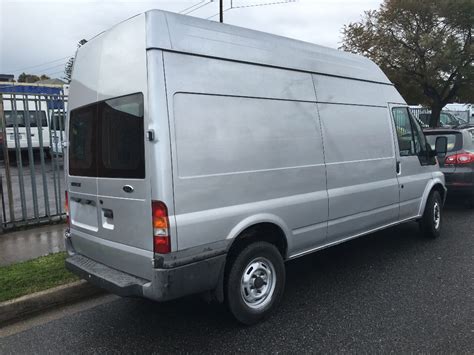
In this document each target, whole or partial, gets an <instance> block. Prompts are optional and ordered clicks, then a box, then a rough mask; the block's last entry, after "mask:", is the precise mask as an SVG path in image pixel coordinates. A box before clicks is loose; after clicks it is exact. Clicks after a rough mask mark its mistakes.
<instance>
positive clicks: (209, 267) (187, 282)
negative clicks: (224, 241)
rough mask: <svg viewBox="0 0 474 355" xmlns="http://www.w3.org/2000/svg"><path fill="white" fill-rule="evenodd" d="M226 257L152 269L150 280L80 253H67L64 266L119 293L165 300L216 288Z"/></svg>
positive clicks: (220, 256)
mask: <svg viewBox="0 0 474 355" xmlns="http://www.w3.org/2000/svg"><path fill="white" fill-rule="evenodd" d="M225 258H226V254H223V255H218V256H214V257H211V258H208V259H204V260H200V261H197V262H193V263H189V264H186V265H182V266H178V267H174V268H169V269H153V278H152V280H151V281H150V280H145V279H142V278H139V277H136V276H133V275H130V274H127V273H125V272H123V271H119V270H116V269H113V268H111V267H109V266H107V265H104V264H101V263H99V262H96V261H94V260H92V259H90V258H87V257H86V256H83V255H80V254H74V255H71V256H69V257H68V258H67V259H66V268H67V269H68V270H69V271H71V272H73V273H74V274H76V275H78V276H80V277H81V278H83V279H85V280H87V281H89V282H90V283H92V284H94V285H96V286H98V287H100V288H103V289H105V290H108V291H110V292H112V293H114V294H116V295H119V296H123V297H144V298H149V299H152V300H155V301H167V300H171V299H175V298H179V297H182V296H186V295H191V294H196V293H200V292H205V291H210V290H214V289H216V288H217V285H218V283H219V280H220V278H221V275H222V273H223V271H224V265H225Z"/></svg>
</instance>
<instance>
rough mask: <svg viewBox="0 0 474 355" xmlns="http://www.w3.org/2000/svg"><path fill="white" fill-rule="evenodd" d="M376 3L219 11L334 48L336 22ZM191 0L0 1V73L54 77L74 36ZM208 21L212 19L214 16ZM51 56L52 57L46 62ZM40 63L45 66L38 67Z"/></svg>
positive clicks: (327, 1)
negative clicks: (22, 73)
mask: <svg viewBox="0 0 474 355" xmlns="http://www.w3.org/2000/svg"><path fill="white" fill-rule="evenodd" d="M272 1H273V2H275V0H272ZM272 1H268V0H263V1H261V0H233V4H234V6H242V5H248V4H262V3H267V2H272ZM380 2H381V1H380V0H333V1H331V0H300V1H298V2H295V3H288V4H281V5H273V6H261V7H248V8H239V9H232V10H229V11H226V12H225V14H224V20H225V22H226V23H230V24H233V25H237V26H242V27H247V28H251V29H255V30H259V31H264V32H270V33H274V34H278V35H282V36H287V37H291V38H296V39H300V40H304V41H309V42H313V43H317V44H321V45H325V46H329V47H333V48H337V47H338V46H339V45H340V41H341V37H340V31H341V28H342V26H343V25H344V24H346V23H349V22H351V21H355V20H357V19H359V18H360V15H361V14H362V12H363V11H365V10H369V9H376V8H377V7H378V6H379V4H380ZM196 3H199V1H198V0H195V1H184V0H183V1H156V0H155V1H151V0H146V1H133V0H129V1H123V0H117V1H99V0H68V1H59V0H49V1H41V0H35V1H33V0H15V1H14V0H3V1H1V2H0V72H1V73H5V74H9V73H13V74H16V75H18V74H19V73H21V72H22V71H23V70H24V71H26V72H30V73H35V74H43V73H46V74H49V75H50V76H53V77H60V76H61V75H62V71H63V69H64V63H65V62H66V59H64V60H58V59H60V58H64V57H67V56H70V55H73V54H74V52H75V49H76V44H77V42H78V41H79V40H81V39H83V38H85V39H90V38H91V37H93V36H95V35H96V34H98V33H100V32H102V31H104V30H107V29H108V28H110V27H112V26H113V25H115V24H116V23H118V22H121V21H123V20H125V19H127V18H129V17H132V16H134V15H136V14H138V13H142V12H144V11H147V10H149V9H154V8H160V9H163V10H167V11H174V12H178V11H180V10H182V9H184V8H187V7H189V6H191V5H193V4H196ZM229 6H230V0H225V8H227V7H229ZM217 10H218V1H214V2H213V3H210V4H209V5H206V6H203V7H202V8H200V9H198V10H197V11H195V12H193V13H192V14H190V15H193V16H197V17H202V18H205V17H208V16H211V15H213V14H215V13H217ZM213 20H217V16H216V17H214V18H213ZM53 60H57V61H56V62H52V63H47V62H50V61H53ZM43 63H46V64H44V65H40V66H38V64H43ZM32 66H35V67H32ZM30 67H32V68H30Z"/></svg>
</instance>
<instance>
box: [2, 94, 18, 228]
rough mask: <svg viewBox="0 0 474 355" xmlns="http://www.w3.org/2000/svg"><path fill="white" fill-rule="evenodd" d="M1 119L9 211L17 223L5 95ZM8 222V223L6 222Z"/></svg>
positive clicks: (11, 220) (11, 217) (12, 220)
mask: <svg viewBox="0 0 474 355" xmlns="http://www.w3.org/2000/svg"><path fill="white" fill-rule="evenodd" d="M0 119H1V125H2V127H1V128H2V132H1V134H2V143H3V144H2V146H3V161H4V163H5V177H6V180H7V193H8V210H9V213H10V222H12V223H14V222H15V208H14V206H13V189H12V178H11V172H10V157H9V155H8V143H7V130H6V128H7V122H6V119H5V112H4V110H3V95H2V94H0ZM4 222H6V221H4Z"/></svg>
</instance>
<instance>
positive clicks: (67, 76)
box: [64, 39, 87, 83]
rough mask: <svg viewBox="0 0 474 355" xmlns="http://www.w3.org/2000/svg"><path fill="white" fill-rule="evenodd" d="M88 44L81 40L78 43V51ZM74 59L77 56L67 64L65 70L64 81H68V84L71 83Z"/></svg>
mask: <svg viewBox="0 0 474 355" xmlns="http://www.w3.org/2000/svg"><path fill="white" fill-rule="evenodd" d="M86 43H87V41H86V40H85V39H81V40H80V41H79V42H78V43H77V49H79V48H81V47H82V46H83V45H84V44H86ZM74 58H75V56H74V57H71V58H69V60H68V61H67V63H66V66H65V68H64V79H66V80H67V82H68V83H70V82H71V75H72V67H73V66H74Z"/></svg>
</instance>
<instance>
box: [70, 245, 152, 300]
mask: <svg viewBox="0 0 474 355" xmlns="http://www.w3.org/2000/svg"><path fill="white" fill-rule="evenodd" d="M66 268H67V269H68V270H69V271H71V272H72V273H74V274H76V275H78V276H80V277H81V278H83V279H84V280H87V281H89V282H90V283H92V284H94V285H96V286H98V287H100V288H103V289H106V290H108V291H110V292H112V293H114V294H116V295H119V296H122V297H127V296H129V297H130V296H135V297H142V296H143V285H145V284H146V283H149V281H148V280H145V279H142V278H139V277H136V276H133V275H130V274H127V273H125V272H122V271H118V270H116V269H112V268H111V267H108V266H106V265H104V264H101V263H98V262H96V261H94V260H92V259H89V258H86V257H85V256H82V255H79V254H76V255H73V256H70V257H68V258H67V259H66Z"/></svg>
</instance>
